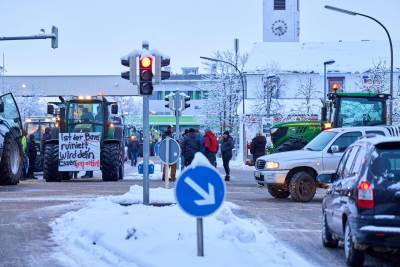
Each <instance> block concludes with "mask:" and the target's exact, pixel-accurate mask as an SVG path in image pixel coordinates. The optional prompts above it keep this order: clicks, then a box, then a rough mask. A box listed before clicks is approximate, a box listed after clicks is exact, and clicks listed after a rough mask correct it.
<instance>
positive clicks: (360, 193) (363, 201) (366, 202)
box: [357, 181, 375, 209]
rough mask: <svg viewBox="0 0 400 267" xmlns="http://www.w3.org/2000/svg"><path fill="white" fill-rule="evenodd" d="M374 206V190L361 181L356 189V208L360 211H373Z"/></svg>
mask: <svg viewBox="0 0 400 267" xmlns="http://www.w3.org/2000/svg"><path fill="white" fill-rule="evenodd" d="M374 205H375V203H374V189H373V188H372V185H371V184H370V183H369V182H368V181H362V182H361V183H360V184H359V185H358V188H357V206H358V207H359V208H360V209H373V208H374Z"/></svg>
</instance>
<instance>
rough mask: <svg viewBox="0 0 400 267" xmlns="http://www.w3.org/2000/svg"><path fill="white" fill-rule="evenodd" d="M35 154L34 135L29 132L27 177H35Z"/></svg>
mask: <svg viewBox="0 0 400 267" xmlns="http://www.w3.org/2000/svg"><path fill="white" fill-rule="evenodd" d="M36 155H37V151H36V143H35V136H34V135H33V134H31V135H29V141H28V158H29V169H28V178H31V179H36V177H35V175H34V170H35V163H36Z"/></svg>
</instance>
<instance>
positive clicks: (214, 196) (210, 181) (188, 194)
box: [175, 153, 226, 257]
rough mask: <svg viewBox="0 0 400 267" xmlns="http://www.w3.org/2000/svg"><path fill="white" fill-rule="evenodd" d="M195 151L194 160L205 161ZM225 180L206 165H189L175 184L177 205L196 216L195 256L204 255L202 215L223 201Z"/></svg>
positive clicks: (205, 214) (211, 211)
mask: <svg viewBox="0 0 400 267" xmlns="http://www.w3.org/2000/svg"><path fill="white" fill-rule="evenodd" d="M206 160H207V159H206V157H205V156H204V155H202V154H201V153H196V155H195V161H197V162H202V161H206ZM225 190H226V189H225V182H224V180H223V179H222V177H221V174H220V173H219V172H218V170H217V169H216V168H215V167H214V166H212V165H211V164H208V165H203V166H202V165H200V166H197V165H190V166H189V168H186V169H185V170H184V171H183V172H182V174H181V175H180V177H179V179H178V181H177V183H176V186H175V197H176V201H177V204H178V205H179V207H180V208H181V209H182V210H183V211H184V212H186V213H187V214H189V215H191V216H194V217H196V230H197V256H199V257H203V256H204V235H203V217H206V216H209V215H211V214H213V213H214V212H216V211H217V210H218V209H219V208H220V207H221V205H222V203H223V202H224V198H225Z"/></svg>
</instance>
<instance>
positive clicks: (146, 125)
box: [143, 95, 150, 205]
mask: <svg viewBox="0 0 400 267" xmlns="http://www.w3.org/2000/svg"><path fill="white" fill-rule="evenodd" d="M149 160H150V119H149V96H148V95H144V96H143V204H144V205H149V204H150V196H149V194H150V179H149Z"/></svg>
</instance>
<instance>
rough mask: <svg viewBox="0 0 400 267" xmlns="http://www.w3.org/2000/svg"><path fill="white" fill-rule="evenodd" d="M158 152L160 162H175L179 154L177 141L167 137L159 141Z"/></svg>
mask: <svg viewBox="0 0 400 267" xmlns="http://www.w3.org/2000/svg"><path fill="white" fill-rule="evenodd" d="M158 153H159V154H158V155H159V157H160V160H161V161H162V163H165V164H175V163H176V162H177V161H178V160H179V158H180V156H181V147H180V145H179V143H178V142H177V141H175V140H174V139H172V138H169V137H167V138H166V139H164V140H162V141H161V142H160V145H159V148H158Z"/></svg>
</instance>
